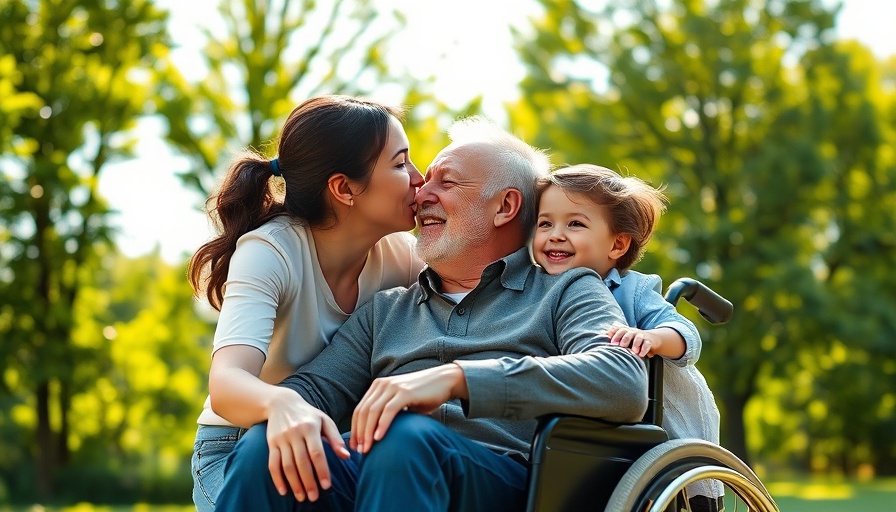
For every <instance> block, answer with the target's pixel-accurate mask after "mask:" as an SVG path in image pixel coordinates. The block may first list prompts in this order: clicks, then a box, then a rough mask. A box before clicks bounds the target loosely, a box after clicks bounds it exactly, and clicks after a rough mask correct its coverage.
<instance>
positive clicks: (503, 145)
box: [218, 119, 647, 512]
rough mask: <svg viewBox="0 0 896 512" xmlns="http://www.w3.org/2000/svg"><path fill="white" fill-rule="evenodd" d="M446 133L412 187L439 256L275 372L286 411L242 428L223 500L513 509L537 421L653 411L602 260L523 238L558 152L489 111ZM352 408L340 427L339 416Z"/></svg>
mask: <svg viewBox="0 0 896 512" xmlns="http://www.w3.org/2000/svg"><path fill="white" fill-rule="evenodd" d="M450 133H451V137H452V143H451V144H450V145H449V146H448V147H446V148H445V149H444V150H442V151H441V152H440V153H439V155H438V156H437V157H436V159H435V160H434V161H433V163H432V165H430V167H429V169H428V171H427V173H426V182H425V184H424V185H423V186H422V187H421V188H420V190H419V192H418V194H417V220H418V223H419V227H420V234H419V240H418V251H419V253H420V255H421V257H422V258H423V259H424V260H425V261H426V262H427V263H428V268H426V269H424V271H423V272H422V273H421V274H420V278H419V280H418V282H417V283H416V284H414V285H413V286H411V287H410V288H408V289H404V288H396V289H392V290H386V291H383V292H380V293H378V294H377V295H376V296H374V298H373V299H371V300H370V301H369V302H368V303H367V304H365V305H364V306H362V307H361V308H359V309H358V310H357V311H356V312H355V313H354V314H353V315H352V317H351V318H350V319H349V320H348V321H347V322H346V323H345V324H344V325H343V327H342V328H341V329H340V330H339V332H338V333H337V334H336V337H335V338H334V340H333V342H332V343H331V344H330V345H329V346H328V347H327V348H326V349H325V350H324V351H323V352H322V353H321V354H320V355H319V356H318V357H317V358H316V359H315V360H314V361H312V362H311V363H310V364H308V365H306V366H304V367H302V368H301V369H299V371H297V372H296V373H295V374H293V375H292V376H290V377H289V378H287V379H286V380H285V381H284V382H283V383H282V386H283V390H284V395H283V397H282V400H291V401H292V404H293V407H291V408H288V409H289V410H290V411H291V412H290V413H282V414H278V412H277V407H276V406H272V412H271V414H270V415H269V416H268V418H269V419H268V422H267V423H266V424H261V425H256V426H255V427H253V428H252V429H250V430H249V431H248V432H247V433H246V435H245V436H244V437H243V439H242V440H241V441H240V442H239V443H238V445H237V448H236V450H235V451H234V453H233V454H232V455H231V456H230V458H229V459H228V467H227V470H226V478H225V481H224V484H223V490H222V492H221V495H220V497H219V500H218V509H219V510H259V509H267V510H293V509H296V508H298V509H305V507H307V508H308V509H309V510H311V509H312V508H313V510H364V511H368V510H402V511H405V510H414V511H417V510H483V511H485V510H487V511H490V512H491V511H496V510H519V509H520V508H522V506H523V503H524V500H525V481H526V465H525V459H526V458H527V457H528V453H529V445H530V442H531V440H532V435H533V433H534V429H535V426H536V418H538V417H539V416H541V415H544V414H548V413H569V414H577V415H584V416H592V417H600V418H604V419H608V420H613V421H637V420H639V419H640V418H641V416H642V415H643V413H644V410H645V408H646V404H647V374H646V370H645V365H644V363H643V362H642V361H641V360H640V359H638V358H637V357H636V356H634V355H632V353H631V352H629V351H628V350H626V349H624V348H621V347H618V346H612V345H610V344H609V343H608V339H607V336H606V334H605V333H606V332H607V329H608V328H609V327H610V326H611V325H612V324H613V323H617V322H618V323H624V322H625V320H624V317H623V315H622V312H621V311H620V309H619V307H618V306H617V305H616V302H615V301H614V300H613V297H612V295H610V293H609V291H608V290H607V288H606V287H605V286H603V283H602V282H601V280H600V278H599V277H598V275H597V274H595V273H594V272H592V271H590V270H585V269H574V270H570V271H568V272H564V273H562V274H560V275H556V276H551V275H548V274H547V273H545V272H543V271H542V270H540V269H539V268H538V267H536V266H534V265H532V263H531V260H530V257H529V253H528V250H527V249H526V248H525V244H526V241H527V239H528V236H529V234H530V233H531V230H532V226H533V224H534V212H535V207H536V205H535V200H534V182H535V178H536V177H537V176H538V175H541V174H544V173H546V172H547V167H548V163H547V158H546V157H545V156H544V155H543V154H542V153H541V152H539V151H537V150H535V149H533V148H531V147H530V146H528V145H527V144H525V143H524V142H522V141H521V140H519V139H517V138H516V137H514V136H512V135H510V134H509V133H507V132H505V131H503V130H501V129H500V128H498V127H497V126H495V125H493V124H491V123H488V122H486V121H484V120H481V119H472V120H467V121H463V122H461V123H459V124H456V125H455V126H454V127H452V131H451V132H450ZM296 401H299V402H301V404H302V407H301V412H300V413H296V412H295V411H296V408H295V402H296ZM353 408H354V409H353ZM352 411H353V414H352V416H351V427H352V429H351V433H350V434H346V435H345V437H342V436H340V435H339V433H338V430H337V429H336V426H335V424H334V422H333V420H331V419H330V418H337V419H338V418H341V417H343V416H344V415H347V414H348V413H350V412H352ZM345 440H347V441H348V446H346V444H345ZM269 447H270V449H269ZM349 448H351V451H350V450H349ZM266 469H267V471H266Z"/></svg>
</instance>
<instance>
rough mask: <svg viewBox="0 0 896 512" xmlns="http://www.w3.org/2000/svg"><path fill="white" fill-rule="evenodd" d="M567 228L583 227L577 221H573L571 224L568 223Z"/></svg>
mask: <svg viewBox="0 0 896 512" xmlns="http://www.w3.org/2000/svg"><path fill="white" fill-rule="evenodd" d="M569 227H571V228H584V227H585V225H584V224H582V223H581V222H579V221H577V220H574V221H571V222H570V223H569Z"/></svg>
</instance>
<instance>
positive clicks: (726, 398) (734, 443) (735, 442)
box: [721, 392, 750, 464]
mask: <svg viewBox="0 0 896 512" xmlns="http://www.w3.org/2000/svg"><path fill="white" fill-rule="evenodd" d="M747 398H748V396H747V395H744V394H740V393H733V392H724V393H723V394H722V402H723V403H724V407H725V415H724V416H722V431H721V439H722V445H723V446H724V447H725V448H727V449H728V450H730V451H731V452H732V453H734V454H735V455H737V456H738V457H740V459H741V460H742V461H744V462H746V463H747V464H750V461H749V457H748V456H747V435H746V429H745V428H744V421H745V420H744V409H745V408H746V405H747Z"/></svg>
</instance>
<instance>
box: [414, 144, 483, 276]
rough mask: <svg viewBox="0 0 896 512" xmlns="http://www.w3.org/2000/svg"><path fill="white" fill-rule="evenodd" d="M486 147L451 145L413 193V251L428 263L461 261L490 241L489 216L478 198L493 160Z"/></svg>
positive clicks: (481, 200) (443, 151)
mask: <svg viewBox="0 0 896 512" xmlns="http://www.w3.org/2000/svg"><path fill="white" fill-rule="evenodd" d="M488 149H489V148H488V146H485V145H474V144H467V145H450V146H448V147H447V148H445V149H443V150H442V151H441V152H440V153H439V154H438V155H437V156H436V158H435V160H433V162H432V164H430V166H429V169H427V171H426V176H425V178H424V180H425V183H424V184H423V186H422V187H420V190H419V191H418V192H417V224H418V226H420V234H419V236H418V237H417V254H419V255H420V257H421V258H422V259H423V260H424V261H425V262H427V263H428V264H429V265H430V266H433V264H438V263H443V262H446V261H450V262H460V261H462V260H463V258H464V256H465V255H467V254H468V251H470V250H475V248H476V247H480V246H482V245H484V244H486V243H488V241H489V238H490V234H491V228H492V226H493V218H492V217H493V216H490V215H488V214H487V210H488V205H489V203H490V202H491V201H490V200H489V198H483V197H482V190H483V187H484V185H485V184H486V180H487V176H488V169H489V164H490V163H491V162H492V160H493V158H492V155H491V153H490V152H489V151H488Z"/></svg>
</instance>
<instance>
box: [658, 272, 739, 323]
mask: <svg viewBox="0 0 896 512" xmlns="http://www.w3.org/2000/svg"><path fill="white" fill-rule="evenodd" d="M664 297H665V298H666V301H667V302H669V303H670V304H672V305H677V304H678V301H679V300H680V299H682V298H683V299H685V300H686V301H688V302H690V303H691V304H692V305H693V306H694V307H696V308H697V311H698V312H699V313H700V315H701V316H702V317H703V318H705V319H706V320H707V321H708V322H710V323H713V324H724V323H725V322H727V321H728V320H730V319H731V315H732V313H734V306H733V305H732V304H731V302H730V301H729V300H728V299H726V298H725V297H722V296H721V295H719V294H718V293H716V292H714V291H713V290H712V289H711V288H710V287H708V286H706V285H705V284H703V283H701V282H700V281H697V280H695V279H691V278H689V277H682V278H680V279H676V280H675V281H674V282H673V283H672V284H670V285H669V287H668V288H667V289H666V295H665V296H664Z"/></svg>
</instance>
